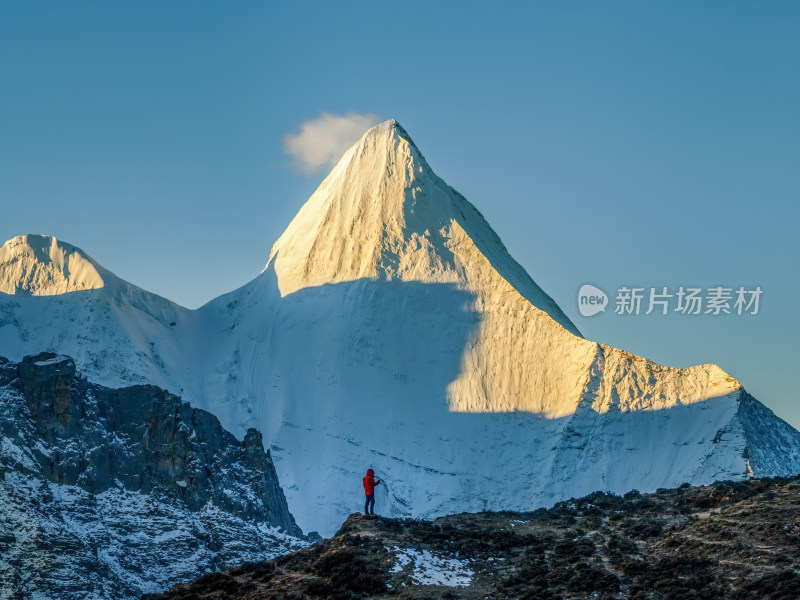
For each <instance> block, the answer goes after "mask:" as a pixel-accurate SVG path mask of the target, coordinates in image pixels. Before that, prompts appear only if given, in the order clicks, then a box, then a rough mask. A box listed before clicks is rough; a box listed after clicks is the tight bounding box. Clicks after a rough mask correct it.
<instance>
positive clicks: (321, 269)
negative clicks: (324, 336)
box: [267, 119, 580, 335]
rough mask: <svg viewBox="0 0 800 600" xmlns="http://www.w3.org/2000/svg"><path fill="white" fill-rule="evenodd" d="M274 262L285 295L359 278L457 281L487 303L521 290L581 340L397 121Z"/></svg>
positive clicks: (310, 208)
mask: <svg viewBox="0 0 800 600" xmlns="http://www.w3.org/2000/svg"><path fill="white" fill-rule="evenodd" d="M270 266H272V267H273V268H274V271H275V274H276V278H277V282H278V287H279V289H280V291H281V294H282V295H286V294H291V293H293V292H295V291H297V290H299V289H303V288H306V287H312V286H318V285H323V284H327V283H341V282H346V281H355V280H358V279H372V280H375V279H379V280H399V281H415V282H419V283H427V284H454V285H456V286H458V287H460V288H462V289H466V290H469V291H470V292H472V293H473V294H474V295H475V296H476V299H478V300H480V301H485V300H487V299H489V297H492V296H496V295H497V294H498V293H499V294H518V295H521V296H522V297H523V298H525V299H526V300H527V301H528V302H530V303H531V304H532V305H533V306H535V307H536V308H537V309H539V310H541V311H544V312H545V313H547V314H548V315H549V316H550V318H551V319H553V320H554V321H556V322H557V323H559V324H560V325H561V326H562V327H563V328H565V329H566V330H567V331H569V332H570V333H573V334H575V335H580V334H579V332H578V330H577V328H576V327H575V325H574V324H573V323H572V322H571V321H570V320H569V318H567V316H566V315H565V314H564V313H563V312H562V311H561V309H560V308H559V307H558V305H557V304H556V303H555V302H554V301H553V300H552V299H551V298H550V296H548V295H547V294H546V293H545V292H544V291H542V289H541V288H540V287H539V286H538V285H536V283H534V281H533V280H532V279H531V278H530V276H529V275H528V274H527V273H526V272H525V270H524V269H523V268H522V267H521V266H520V265H519V263H517V262H516V261H515V260H514V259H513V258H511V256H510V255H509V254H508V251H507V250H506V248H505V246H504V245H503V243H502V241H500V238H499V237H498V236H497V234H496V233H495V232H494V231H493V230H492V228H491V227H490V226H489V224H488V223H487V222H486V220H485V219H484V218H483V216H482V215H481V213H480V212H478V210H477V209H476V208H475V207H474V206H473V205H472V204H470V203H469V202H468V201H467V200H466V199H465V198H464V197H463V196H462V195H461V194H459V193H458V192H457V191H455V190H454V189H453V188H451V187H450V186H449V185H447V183H445V182H444V181H443V180H442V179H441V178H440V177H438V176H437V175H436V174H435V173H434V172H433V170H432V169H431V168H430V166H429V165H428V163H427V161H426V160H425V158H424V157H423V156H422V153H421V152H420V151H419V149H418V148H417V146H416V144H414V142H413V140H412V139H411V136H409V135H408V133H407V132H406V130H405V129H403V127H402V126H401V125H400V124H399V123H398V122H397V121H395V120H394V119H391V120H389V121H385V122H383V123H380V124H379V125H376V126H375V127H373V128H372V129H370V130H369V131H367V133H365V134H364V136H363V137H362V138H361V139H360V140H359V141H358V142H356V143H355V144H354V145H353V146H352V147H351V148H350V149H349V150H347V152H345V154H344V156H342V158H341V160H340V161H339V163H338V164H337V165H336V166H335V167H334V168H333V170H332V171H331V173H330V174H329V175H328V177H327V178H325V180H324V181H323V182H322V184H321V185H320V186H319V188H318V189H317V190H316V192H314V194H313V195H312V196H311V198H310V199H309V200H308V202H306V204H305V205H304V206H303V207H302V208H301V209H300V212H299V213H298V214H297V216H296V217H295V218H294V219H293V220H292V222H291V223H290V224H289V226H288V227H287V229H286V231H285V232H284V233H283V235H281V237H280V238H279V239H278V241H277V242H276V243H275V245H274V246H273V248H272V252H271V253H270V259H269V263H268V265H267V267H270Z"/></svg>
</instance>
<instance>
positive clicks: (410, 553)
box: [147, 477, 800, 600]
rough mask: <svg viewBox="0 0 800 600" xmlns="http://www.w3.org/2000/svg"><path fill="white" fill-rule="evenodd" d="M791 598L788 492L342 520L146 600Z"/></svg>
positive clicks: (741, 490) (671, 494) (691, 493)
mask: <svg viewBox="0 0 800 600" xmlns="http://www.w3.org/2000/svg"><path fill="white" fill-rule="evenodd" d="M387 597H391V598H398V599H407V600H422V599H428V598H449V599H452V600H455V599H457V598H461V599H464V600H467V599H469V600H485V599H486V598H497V599H500V598H503V599H506V600H515V599H519V600H523V599H524V600H529V599H537V600H539V599H542V600H578V599H585V598H598V599H605V600H612V599H614V600H621V599H637V600H657V599H660V600H685V599H687V598H693V599H694V598H697V599H707V600H712V599H713V600H716V599H720V598H725V599H726V600H751V599H753V598H760V599H773V600H789V599H790V598H791V599H795V598H800V479H798V478H796V477H795V478H792V479H772V480H753V481H748V482H718V483H715V484H713V485H710V486H701V487H690V486H688V485H684V486H681V487H679V488H677V489H672V490H659V491H657V492H656V493H653V494H640V493H638V492H635V491H634V492H630V493H627V494H625V496H615V495H613V494H606V493H602V492H596V493H594V494H590V495H589V496H585V497H583V498H580V499H572V500H569V501H566V502H559V503H558V504H556V505H555V506H554V507H553V508H551V509H539V510H537V511H535V512H531V513H509V512H504V513H500V512H497V513H492V512H484V513H476V514H460V515H452V516H448V517H442V518H440V519H437V520H435V521H416V520H399V519H384V518H375V517H365V516H363V515H360V514H357V515H351V516H350V517H349V518H348V519H347V521H346V522H345V523H344V525H343V526H342V528H341V529H340V530H339V532H338V533H337V534H336V535H335V536H334V537H333V538H331V539H328V540H324V541H322V542H320V543H318V544H315V545H313V546H311V547H309V548H306V549H303V550H300V551H298V552H295V553H294V554H291V555H288V556H281V557H279V558H277V559H275V560H272V561H269V562H262V563H255V564H248V565H242V566H240V567H237V568H235V569H232V570H230V571H226V572H223V573H214V574H210V575H206V576H204V577H202V578H200V579H198V580H197V581H195V582H193V583H191V584H186V585H180V586H176V587H175V588H173V589H171V590H169V591H168V592H166V593H163V594H159V595H153V596H149V597H147V598H148V600H211V599H219V598H225V599H226V600H278V599H285V598H298V599H300V598H341V599H342V600H344V599H349V600H353V599H356V598H387Z"/></svg>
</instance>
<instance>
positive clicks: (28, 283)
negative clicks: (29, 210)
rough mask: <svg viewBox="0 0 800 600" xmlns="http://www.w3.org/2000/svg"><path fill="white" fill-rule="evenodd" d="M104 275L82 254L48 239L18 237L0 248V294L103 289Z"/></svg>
mask: <svg viewBox="0 0 800 600" xmlns="http://www.w3.org/2000/svg"><path fill="white" fill-rule="evenodd" d="M106 275H107V272H106V271H105V270H104V269H103V268H102V267H100V266H99V265H98V264H97V263H96V262H95V261H94V260H92V258H91V257H89V256H88V255H87V254H86V253H85V252H83V251H82V250H80V249H79V248H76V247H75V246H72V245H71V244H67V243H65V242H62V241H59V240H57V239H56V238H54V237H52V236H49V235H34V234H29V235H18V236H17V237H14V238H11V239H10V240H8V241H7V242H6V243H5V244H3V246H2V248H0V292H2V293H4V294H20V293H21V294H27V295H32V296H54V295H57V294H66V293H68V292H76V291H82V290H94V289H98V288H102V287H104V286H105V285H106V279H107V277H106Z"/></svg>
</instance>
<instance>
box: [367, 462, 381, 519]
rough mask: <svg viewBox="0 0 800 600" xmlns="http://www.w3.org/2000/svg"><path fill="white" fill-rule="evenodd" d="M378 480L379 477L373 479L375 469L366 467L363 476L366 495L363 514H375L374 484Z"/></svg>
mask: <svg viewBox="0 0 800 600" xmlns="http://www.w3.org/2000/svg"><path fill="white" fill-rule="evenodd" d="M380 482H381V480H380V479H375V471H373V470H372V469H367V476H366V477H364V493H365V494H366V495H367V501H366V502H365V503H364V514H365V515H374V514H375V486H376V485H378V484H380ZM370 510H371V511H372V512H370Z"/></svg>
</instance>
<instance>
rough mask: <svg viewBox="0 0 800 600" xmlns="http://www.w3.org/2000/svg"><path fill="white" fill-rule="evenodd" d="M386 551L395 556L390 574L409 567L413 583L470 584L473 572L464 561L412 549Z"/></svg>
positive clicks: (455, 585)
mask: <svg viewBox="0 0 800 600" xmlns="http://www.w3.org/2000/svg"><path fill="white" fill-rule="evenodd" d="M388 550H389V551H391V552H393V553H394V554H395V564H394V567H393V568H392V573H400V572H402V571H404V570H405V569H406V568H407V567H408V566H409V565H410V566H411V579H412V581H413V582H414V583H417V584H420V585H445V586H448V587H466V586H468V585H469V584H470V583H472V577H473V575H474V571H473V570H472V569H470V568H469V566H468V564H469V563H468V561H466V560H459V559H457V558H446V557H443V556H437V555H435V554H431V553H430V552H429V551H427V550H422V551H421V552H419V551H417V550H414V549H413V548H398V547H397V546H395V547H394V548H388Z"/></svg>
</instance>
